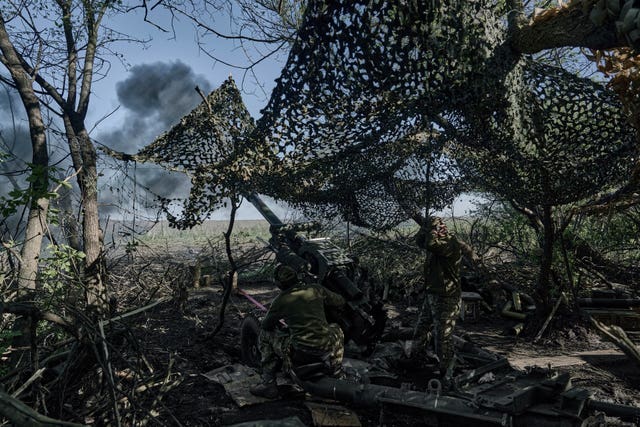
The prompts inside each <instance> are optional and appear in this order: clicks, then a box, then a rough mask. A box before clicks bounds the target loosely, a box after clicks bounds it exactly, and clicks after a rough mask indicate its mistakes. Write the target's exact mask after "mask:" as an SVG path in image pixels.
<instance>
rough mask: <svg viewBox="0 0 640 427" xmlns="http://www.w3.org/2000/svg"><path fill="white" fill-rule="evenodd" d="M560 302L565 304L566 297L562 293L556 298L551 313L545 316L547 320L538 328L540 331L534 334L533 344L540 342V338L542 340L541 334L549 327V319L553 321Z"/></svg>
mask: <svg viewBox="0 0 640 427" xmlns="http://www.w3.org/2000/svg"><path fill="white" fill-rule="evenodd" d="M561 302H564V303H565V304H566V302H567V297H566V295H565V294H564V292H562V293H561V294H560V296H559V297H558V299H557V300H556V303H555V304H554V306H553V309H552V310H551V313H549V316H547V320H545V321H544V323H543V324H542V327H541V328H540V331H538V333H537V334H536V337H535V338H534V339H533V342H534V343H536V342H538V341H540V338H542V334H544V331H545V330H546V329H547V326H549V323H550V322H551V319H553V316H555V314H556V311H558V307H560V303H561Z"/></svg>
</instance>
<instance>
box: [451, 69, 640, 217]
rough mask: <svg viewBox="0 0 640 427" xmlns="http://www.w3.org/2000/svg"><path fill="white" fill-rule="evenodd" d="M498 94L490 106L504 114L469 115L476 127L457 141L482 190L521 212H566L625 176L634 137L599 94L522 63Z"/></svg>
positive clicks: (565, 75) (617, 107)
mask: <svg viewBox="0 0 640 427" xmlns="http://www.w3.org/2000/svg"><path fill="white" fill-rule="evenodd" d="M498 93H501V94H503V96H502V98H500V97H499V96H496V97H495V102H496V105H502V106H503V108H497V109H496V108H494V109H492V110H491V111H485V112H484V114H478V111H477V110H476V111H474V112H473V113H475V114H467V115H466V117H467V118H468V120H470V121H473V122H474V123H472V124H471V125H470V126H467V127H466V130H467V132H466V134H463V136H462V137H461V140H462V142H463V149H464V150H465V153H464V154H463V155H462V157H463V158H465V160H466V161H467V164H465V166H466V167H465V169H466V170H467V172H468V175H467V176H469V175H471V177H473V178H475V180H476V182H478V183H480V184H481V185H482V187H483V188H487V189H491V190H493V191H495V192H497V193H498V194H503V195H508V196H510V197H511V198H515V199H518V200H519V202H520V203H523V204H525V205H526V206H537V205H543V204H549V205H564V204H567V203H571V202H576V201H579V200H581V199H584V198H586V197H589V196H591V195H594V194H596V193H597V192H598V191H599V190H600V191H601V190H606V189H607V188H608V187H611V186H613V185H616V184H618V183H621V182H624V180H625V178H626V177H627V176H628V173H630V171H631V168H632V167H633V163H632V161H630V159H632V158H633V156H634V155H635V153H637V139H636V133H635V131H634V129H633V128H632V127H630V126H629V125H628V123H627V121H626V117H625V115H624V114H623V112H622V106H621V104H620V101H619V100H618V98H617V96H616V95H615V94H613V93H612V92H610V91H609V90H607V89H605V88H604V86H602V85H600V84H598V83H595V82H593V81H591V80H589V79H584V78H580V77H577V76H575V75H574V74H571V73H569V72H567V71H565V70H562V69H560V68H556V67H551V66H547V65H543V64H535V63H530V62H525V61H523V62H521V63H520V64H519V65H518V66H517V67H515V68H514V69H513V70H512V72H511V73H510V74H509V75H508V76H507V78H506V79H505V82H504V89H503V90H502V91H500V92H498ZM469 148H472V149H471V150H469ZM469 161H470V164H469ZM463 163H464V162H463ZM478 171H483V173H480V174H478V173H477V172H478ZM487 171H489V172H487ZM492 171H493V172H492ZM523 190H524V191H523Z"/></svg>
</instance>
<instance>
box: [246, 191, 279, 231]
mask: <svg viewBox="0 0 640 427" xmlns="http://www.w3.org/2000/svg"><path fill="white" fill-rule="evenodd" d="M244 197H245V199H247V200H248V201H249V202H250V203H251V204H252V205H253V206H255V208H256V209H257V210H258V212H260V215H262V216H263V217H264V219H266V220H267V222H268V223H269V225H271V226H273V227H282V226H284V223H283V222H282V221H281V220H280V218H278V215H276V214H275V213H274V212H273V211H272V210H271V208H269V206H267V205H266V204H265V203H264V201H263V200H262V199H261V198H260V196H258V194H257V193H256V192H252V193H250V194H246V195H245V196H244Z"/></svg>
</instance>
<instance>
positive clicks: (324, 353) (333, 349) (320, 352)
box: [259, 323, 344, 382]
mask: <svg viewBox="0 0 640 427" xmlns="http://www.w3.org/2000/svg"><path fill="white" fill-rule="evenodd" d="M328 335H329V336H328V338H329V340H328V341H329V345H328V347H329V348H328V349H323V348H310V347H301V346H296V345H295V343H293V342H292V339H291V335H289V333H288V331H287V330H280V329H276V330H273V331H265V330H261V331H260V337H259V340H260V342H259V346H260V355H261V365H262V379H263V381H264V382H269V381H273V380H275V378H276V374H277V372H278V371H279V370H282V371H283V372H285V373H287V374H289V375H290V374H291V373H292V372H294V369H295V368H296V367H297V366H300V365H305V364H309V363H317V362H321V363H323V364H324V365H325V366H326V371H325V372H326V373H328V374H335V373H339V372H340V371H341V369H342V358H343V356H344V333H343V332H342V329H340V326H338V325H337V324H335V323H331V324H329V334H328Z"/></svg>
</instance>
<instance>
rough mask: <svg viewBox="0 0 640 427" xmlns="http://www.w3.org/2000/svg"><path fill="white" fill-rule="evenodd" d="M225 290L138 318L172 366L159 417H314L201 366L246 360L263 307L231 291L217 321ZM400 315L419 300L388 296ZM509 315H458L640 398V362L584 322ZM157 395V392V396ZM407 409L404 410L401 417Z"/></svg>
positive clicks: (508, 349)
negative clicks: (543, 327)
mask: <svg viewBox="0 0 640 427" xmlns="http://www.w3.org/2000/svg"><path fill="white" fill-rule="evenodd" d="M240 287H241V288H242V289H243V290H245V291H246V292H247V293H249V294H251V295H253V296H254V297H255V298H256V299H258V300H259V301H261V302H265V303H266V302H269V301H270V300H271V299H272V298H273V297H274V296H275V294H276V291H277V290H276V289H275V288H273V287H271V286H270V285H269V284H268V283H262V284H261V283H251V284H247V283H240ZM221 300H222V290H221V289H220V288H219V287H211V288H200V289H190V290H189V296H188V299H187V301H186V304H185V305H184V306H183V310H182V311H180V310H179V309H178V308H177V307H176V306H175V304H173V303H172V302H171V301H167V302H165V303H163V304H159V305H157V306H156V307H154V308H153V309H151V310H148V311H147V312H145V313H144V314H143V315H141V316H140V317H138V318H137V319H136V321H135V324H133V325H131V327H132V330H133V332H134V334H135V336H136V337H137V339H138V342H139V343H140V349H139V350H140V352H141V353H142V354H144V355H145V357H146V359H147V360H148V363H149V364H150V365H151V366H152V367H153V369H156V370H158V371H160V372H162V371H167V372H168V375H167V378H168V379H170V380H169V381H166V383H167V386H166V387H165V391H164V392H163V393H162V394H161V395H157V396H160V398H159V400H160V402H159V404H158V402H156V405H155V408H156V409H155V411H156V412H157V414H156V416H155V420H156V421H158V422H160V423H161V424H163V425H182V426H219V425H230V424H236V423H241V422H245V421H252V420H262V419H271V420H274V419H282V418H286V417H290V416H297V417H298V418H299V419H300V420H301V421H302V422H303V423H304V424H305V425H312V420H311V415H310V414H309V411H308V409H307V408H306V407H305V405H304V400H303V399H302V397H301V396H300V395H296V396H292V397H290V398H283V399H280V400H276V401H273V402H268V403H263V404H258V405H252V406H247V407H243V408H242V409H240V408H238V407H237V406H236V405H235V403H234V402H233V400H232V399H231V398H230V397H229V396H228V395H227V394H226V393H225V390H224V388H223V387H222V386H220V385H218V384H216V383H214V382H212V381H210V380H208V379H207V378H205V377H204V376H203V375H202V374H204V373H206V372H209V371H211V370H213V369H215V368H219V367H222V366H225V365H229V364H233V363H238V362H240V359H241V357H240V335H239V331H240V323H241V321H242V319H243V318H244V317H245V316H246V315H248V314H250V313H252V312H254V311H255V310H256V307H255V306H254V305H253V304H252V303H251V302H249V301H248V300H247V299H246V298H245V297H243V296H241V295H237V294H236V295H232V296H231V297H230V300H229V303H228V306H227V309H226V315H225V318H224V325H223V326H222V328H221V330H220V331H219V332H218V333H217V334H215V335H212V331H213V330H214V328H215V327H216V325H217V324H218V321H219V319H218V313H219V307H220V304H221ZM389 307H390V309H391V312H392V313H393V316H394V319H393V321H394V322H395V323H396V324H397V323H405V324H409V325H410V324H411V323H412V321H413V320H415V316H416V315H417V310H416V308H415V307H413V306H403V305H402V304H401V303H400V304H389ZM510 326H512V323H510V322H509V321H507V320H505V319H502V318H499V317H495V316H491V315H488V314H484V315H481V317H480V318H479V319H478V320H476V321H474V322H466V323H463V322H459V323H458V326H457V332H456V333H457V334H458V335H460V336H464V337H465V338H467V339H469V340H471V341H472V342H473V343H475V344H477V345H480V346H482V347H483V348H485V349H488V350H491V351H494V352H497V353H500V354H503V355H505V356H506V357H508V358H509V360H510V361H511V362H512V363H514V364H515V365H517V366H528V365H539V366H542V367H547V366H548V365H549V364H551V365H552V366H553V367H554V368H555V369H558V370H560V371H568V372H570V373H571V375H572V377H573V385H574V386H579V387H581V388H586V389H589V390H590V391H591V392H592V393H593V394H594V396H595V397H596V398H597V399H599V400H603V401H608V402H614V403H619V404H625V405H635V406H640V368H639V367H638V366H636V365H634V364H633V363H632V362H631V361H630V360H628V359H627V358H626V357H625V356H624V355H622V354H621V353H620V352H619V351H618V350H616V349H615V348H614V347H613V346H612V345H611V344H609V343H607V342H604V341H602V340H601V339H600V338H599V337H598V336H597V335H595V334H593V333H591V332H589V331H588V330H587V329H586V328H585V327H583V326H580V325H576V326H575V327H564V328H558V329H556V328H557V326H558V325H557V324H554V323H552V326H553V328H552V329H551V330H550V331H549V333H548V334H546V335H545V336H544V338H543V339H542V340H541V341H540V342H539V343H537V344H533V343H532V342H531V340H530V339H523V338H518V337H515V336H512V335H509V334H508V332H507V331H508V330H509V328H510ZM157 396H156V397H155V398H154V399H158V397H157ZM353 409H354V410H355V411H356V413H357V414H358V416H359V418H360V422H361V423H362V425H365V426H366V425H371V426H374V425H380V423H379V419H380V418H379V414H378V413H377V412H376V411H374V410H362V409H358V408H353ZM403 416H406V415H404V414H398V416H397V418H396V420H397V421H398V422H403V423H404V422H409V421H406V420H405V421H399V420H400V419H401V418H402V417H403Z"/></svg>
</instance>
